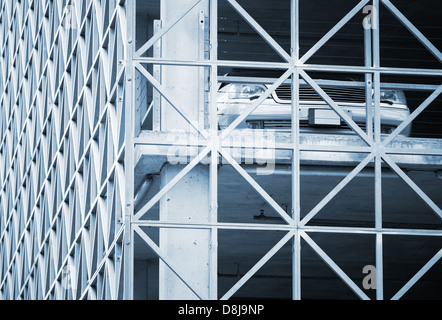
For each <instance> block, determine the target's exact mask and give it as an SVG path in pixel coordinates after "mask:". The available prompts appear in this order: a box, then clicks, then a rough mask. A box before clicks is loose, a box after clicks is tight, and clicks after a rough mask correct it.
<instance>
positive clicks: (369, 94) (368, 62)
mask: <svg viewBox="0 0 442 320" xmlns="http://www.w3.org/2000/svg"><path fill="white" fill-rule="evenodd" d="M368 25H369V26H370V27H367V25H365V26H364V27H365V29H364V52H365V66H366V67H371V66H372V65H373V60H372V45H371V32H372V26H373V25H372V21H371V19H370V20H369V23H368ZM365 102H366V108H367V109H366V110H367V111H366V128H367V135H368V136H369V137H370V138H373V75H372V74H371V73H369V72H367V73H366V74H365Z"/></svg>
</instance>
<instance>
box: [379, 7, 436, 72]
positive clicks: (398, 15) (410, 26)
mask: <svg viewBox="0 0 442 320" xmlns="http://www.w3.org/2000/svg"><path fill="white" fill-rule="evenodd" d="M382 3H383V4H384V6H386V7H387V8H388V10H390V11H391V13H393V15H394V16H395V17H396V18H397V19H398V20H399V21H400V22H401V23H402V24H403V25H404V26H405V27H406V28H407V29H408V30H409V31H410V32H411V33H412V34H413V35H414V36H415V37H416V38H417V39H418V40H419V41H420V42H421V43H422V44H423V45H424V46H425V47H426V48H427V49H428V50H429V51H430V52H431V53H432V54H433V56H435V57H436V58H437V60H439V62H440V63H442V53H441V52H440V51H439V50H438V49H437V48H436V47H435V46H434V45H433V44H432V43H431V42H430V41H429V40H428V39H427V38H426V37H425V36H424V35H423V34H422V32H420V31H419V30H418V29H417V28H416V27H415V26H414V25H413V24H412V23H411V22H410V20H408V19H407V17H405V16H404V15H403V14H402V12H400V11H399V10H398V8H396V7H395V6H394V5H393V4H392V3H391V2H390V0H382Z"/></svg>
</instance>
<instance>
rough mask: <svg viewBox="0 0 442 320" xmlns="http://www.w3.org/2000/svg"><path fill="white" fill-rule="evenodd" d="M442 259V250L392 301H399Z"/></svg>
mask: <svg viewBox="0 0 442 320" xmlns="http://www.w3.org/2000/svg"><path fill="white" fill-rule="evenodd" d="M440 258H442V249H440V250H439V251H438V252H437V253H436V254H435V255H434V256H433V257H432V258H431V259H430V261H428V262H427V263H426V264H425V265H424V266H423V267H422V268H421V269H420V270H419V271H418V272H417V273H416V274H415V275H414V276H413V278H411V279H410V280H409V281H408V282H407V283H406V284H405V285H404V286H403V287H402V288H401V289H400V290H399V291H398V292H397V293H396V294H395V295H394V296H393V297H392V298H391V300H399V299H400V298H402V296H403V295H404V294H405V293H407V291H408V290H409V289H410V288H411V287H412V286H414V285H415V283H416V282H417V281H419V279H420V278H422V276H423V275H424V274H425V273H426V272H427V271H428V270H430V269H431V268H432V267H433V266H434V265H435V264H436V263H437V262H438V261H439V260H440Z"/></svg>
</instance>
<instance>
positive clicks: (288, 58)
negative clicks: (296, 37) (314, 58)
mask: <svg viewBox="0 0 442 320" xmlns="http://www.w3.org/2000/svg"><path fill="white" fill-rule="evenodd" d="M227 1H228V2H229V4H230V5H231V6H232V7H233V8H234V9H235V10H236V11H237V12H238V13H239V14H240V15H241V16H242V17H243V18H244V20H245V21H246V22H247V23H248V24H249V25H250V26H251V27H252V28H253V29H254V30H255V31H256V32H257V33H258V34H259V35H260V36H261V37H262V38H263V39H264V40H265V41H266V42H267V43H268V44H269V45H270V46H271V47H272V48H273V50H275V51H276V52H277V53H278V54H279V55H280V56H281V57H282V58H283V59H284V60H285V61H287V62H291V61H292V57H291V56H290V55H289V54H288V53H287V51H285V50H284V49H283V48H282V47H281V46H280V45H279V44H278V42H276V41H275V39H273V38H272V37H271V36H270V35H269V34H268V33H267V31H265V30H264V28H263V27H261V26H260V25H259V24H258V22H256V20H255V19H253V18H252V16H251V15H250V14H249V13H248V12H247V11H246V10H244V8H243V7H241V6H240V5H239V3H238V2H236V1H235V0H227Z"/></svg>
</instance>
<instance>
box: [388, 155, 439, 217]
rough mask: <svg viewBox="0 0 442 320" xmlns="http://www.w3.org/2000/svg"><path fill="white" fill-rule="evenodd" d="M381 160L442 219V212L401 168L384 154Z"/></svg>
mask: <svg viewBox="0 0 442 320" xmlns="http://www.w3.org/2000/svg"><path fill="white" fill-rule="evenodd" d="M382 158H383V159H384V161H385V162H386V163H387V164H388V165H389V166H390V167H391V168H392V169H393V170H394V172H396V173H397V175H398V176H399V177H401V178H402V179H403V180H404V181H405V182H406V183H407V184H408V185H409V186H410V187H411V188H412V189H413V190H414V192H416V193H417V195H418V196H419V197H421V198H422V200H424V201H425V203H426V204H427V205H428V206H429V207H430V208H431V209H433V211H434V212H435V213H436V214H437V215H438V216H439V217H440V218H441V219H442V210H441V209H440V208H439V207H438V206H437V204H435V203H434V202H433V200H431V199H430V197H428V196H427V194H426V193H425V192H424V191H422V189H421V188H419V187H418V185H417V184H415V183H414V182H413V180H411V179H410V177H408V176H407V174H406V173H405V172H404V171H402V169H401V168H399V166H398V165H397V164H396V163H395V162H394V161H393V160H392V159H391V157H390V156H389V155H387V154H386V153H384V154H383V155H382Z"/></svg>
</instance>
